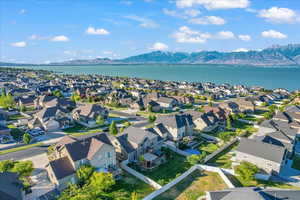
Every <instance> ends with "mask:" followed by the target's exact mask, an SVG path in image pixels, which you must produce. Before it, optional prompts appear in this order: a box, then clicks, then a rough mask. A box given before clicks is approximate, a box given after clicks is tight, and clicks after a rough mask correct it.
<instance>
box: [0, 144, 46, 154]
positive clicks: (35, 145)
mask: <svg viewBox="0 0 300 200" xmlns="http://www.w3.org/2000/svg"><path fill="white" fill-rule="evenodd" d="M42 145H43V143H42V142H39V143H34V144H28V145H24V146H21V147H15V148H11V149H7V150H2V151H0V155H3V154H8V153H13V152H17V151H23V150H26V149H30V148H33V147H39V146H42Z"/></svg>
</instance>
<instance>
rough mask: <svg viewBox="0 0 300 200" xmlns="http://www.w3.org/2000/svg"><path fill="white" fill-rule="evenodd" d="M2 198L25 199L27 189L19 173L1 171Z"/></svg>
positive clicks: (0, 192)
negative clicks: (25, 189) (24, 188)
mask: <svg viewBox="0 0 300 200" xmlns="http://www.w3.org/2000/svg"><path fill="white" fill-rule="evenodd" d="M0 199H1V200H23V199H25V191H24V190H23V183H22V181H20V180H19V175H18V174H17V173H13V172H0Z"/></svg>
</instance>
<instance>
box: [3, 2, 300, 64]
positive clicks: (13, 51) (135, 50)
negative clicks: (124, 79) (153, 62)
mask: <svg viewBox="0 0 300 200" xmlns="http://www.w3.org/2000/svg"><path fill="white" fill-rule="evenodd" d="M0 7H1V10H0V15H1V16H0V25H1V31H0V48H1V49H0V54H1V55H0V56H1V61H6V62H26V63H47V62H54V61H63V60H69V59H91V58H96V57H109V58H123V57H127V56H131V55H136V54H140V53H146V52H150V51H154V50H163V51H183V52H193V51H202V50H218V51H247V50H249V49H262V48H265V47H268V46H271V45H273V44H289V43H300V34H299V33H300V1H299V0H64V1H62V0H1V2H0Z"/></svg>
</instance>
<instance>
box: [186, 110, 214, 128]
mask: <svg viewBox="0 0 300 200" xmlns="http://www.w3.org/2000/svg"><path fill="white" fill-rule="evenodd" d="M186 114H190V115H191V116H192V117H193V122H194V124H195V129H197V130H199V131H203V132H210V131H213V130H214V129H216V128H217V127H218V125H219V119H218V117H217V116H216V115H215V114H214V113H213V112H212V111H210V112H205V113H201V112H198V111H194V110H191V111H187V112H186Z"/></svg>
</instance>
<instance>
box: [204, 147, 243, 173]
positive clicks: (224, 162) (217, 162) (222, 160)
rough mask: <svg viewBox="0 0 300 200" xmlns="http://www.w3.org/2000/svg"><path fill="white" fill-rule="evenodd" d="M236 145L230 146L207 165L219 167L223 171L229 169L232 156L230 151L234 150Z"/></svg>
mask: <svg viewBox="0 0 300 200" xmlns="http://www.w3.org/2000/svg"><path fill="white" fill-rule="evenodd" d="M236 147H237V144H234V145H232V146H231V147H229V148H227V149H226V150H225V151H223V152H221V153H220V154H218V155H217V156H216V157H214V158H213V159H211V160H210V161H209V162H208V163H207V164H208V165H211V166H216V167H221V168H225V169H231V165H232V161H231V160H230V159H231V158H232V155H231V153H230V151H231V150H233V149H235V148H236Z"/></svg>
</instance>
